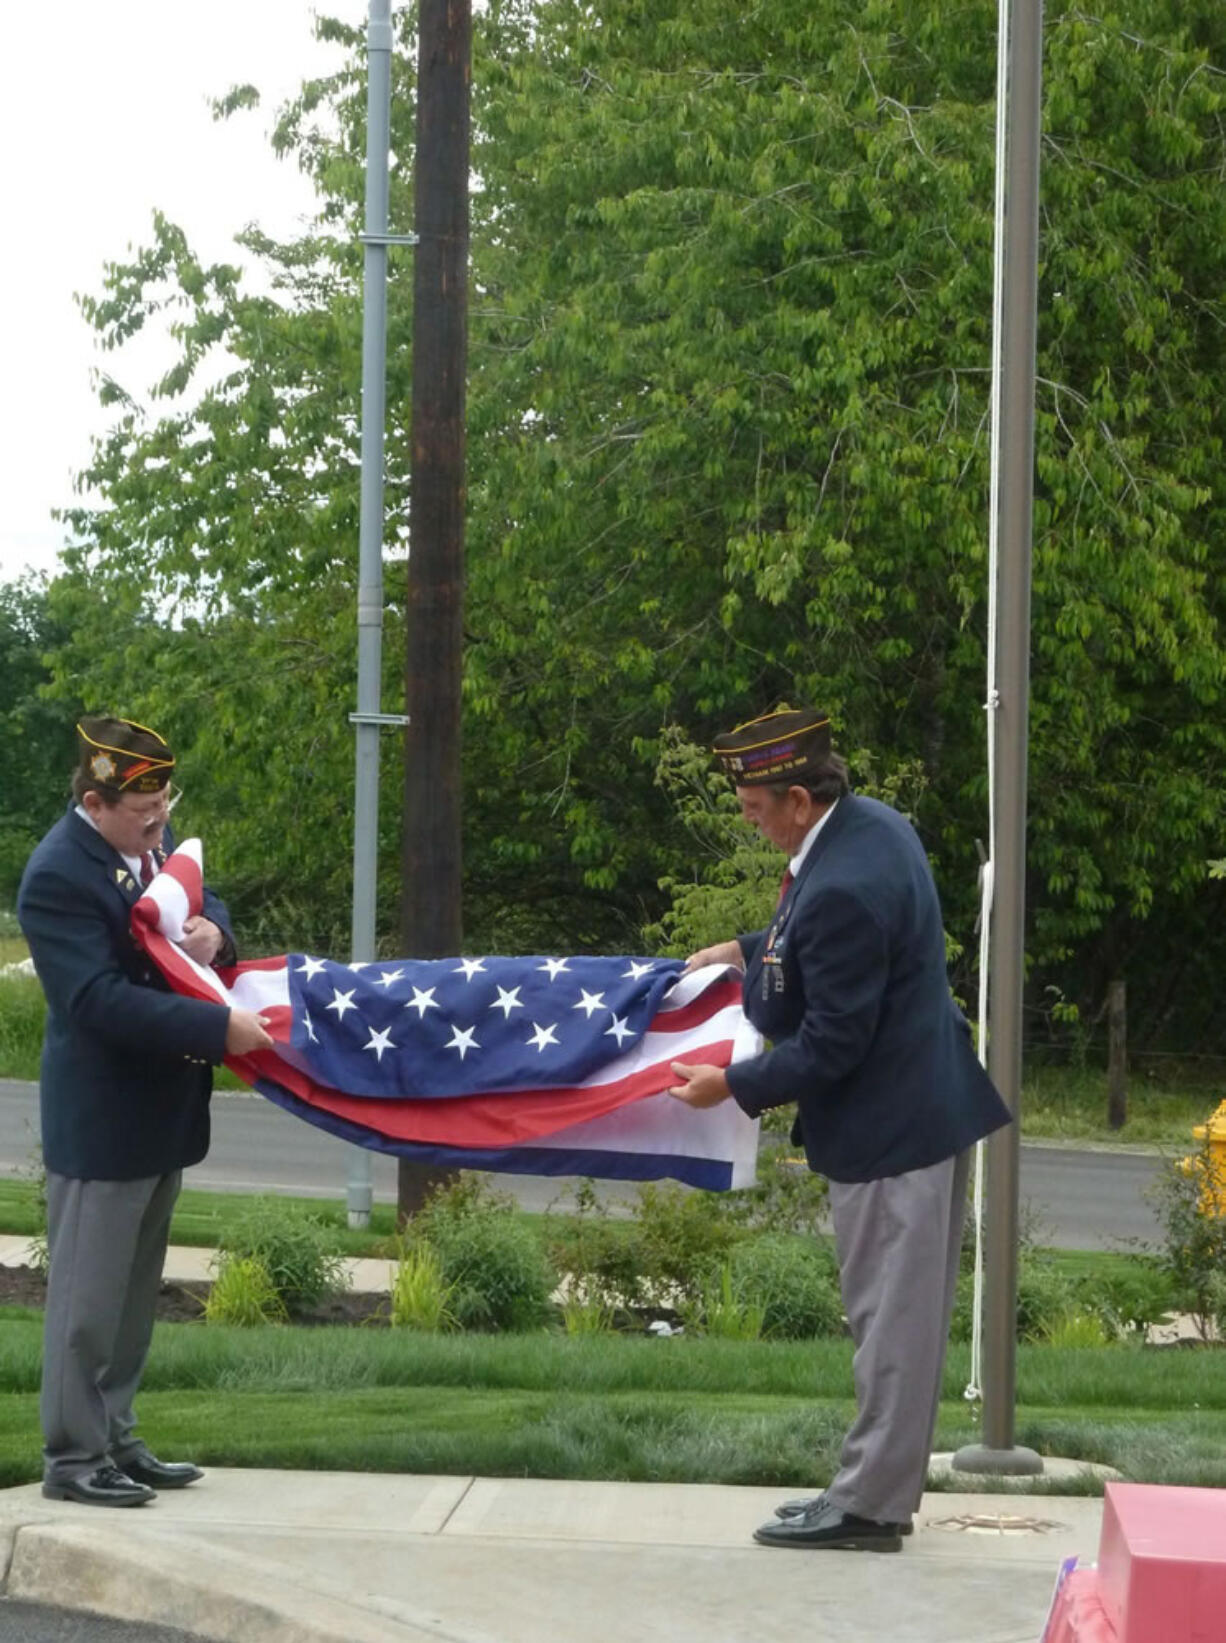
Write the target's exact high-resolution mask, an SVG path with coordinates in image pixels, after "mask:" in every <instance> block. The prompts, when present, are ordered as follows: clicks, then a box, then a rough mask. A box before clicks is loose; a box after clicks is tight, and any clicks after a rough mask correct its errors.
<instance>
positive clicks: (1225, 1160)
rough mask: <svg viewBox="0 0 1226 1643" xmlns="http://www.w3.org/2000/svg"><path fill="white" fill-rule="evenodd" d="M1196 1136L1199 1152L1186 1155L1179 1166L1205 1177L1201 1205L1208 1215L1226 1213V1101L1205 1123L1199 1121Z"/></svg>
mask: <svg viewBox="0 0 1226 1643" xmlns="http://www.w3.org/2000/svg"><path fill="white" fill-rule="evenodd" d="M1192 1135H1193V1138H1194V1139H1195V1140H1197V1141H1199V1142H1200V1144H1201V1146H1200V1151H1199V1153H1198V1154H1197V1155H1196V1156H1195V1157H1192V1158H1184V1159H1182V1160H1181V1162H1180V1168H1181V1169H1182V1170H1184V1171H1185V1173H1186V1174H1188V1175H1191V1174H1193V1173H1194V1172H1195V1173H1196V1174H1198V1175H1201V1176H1203V1177H1204V1181H1203V1183H1202V1186H1201V1205H1202V1207H1203V1209H1204V1211H1205V1214H1206V1215H1226V1101H1223V1102H1222V1103H1221V1105H1220V1106H1219V1107H1218V1109H1217V1111H1216V1112H1215V1113H1214V1114H1213V1115H1212V1116H1211V1117H1210V1118H1209V1120H1208V1121H1207V1122H1206V1123H1204V1124H1196V1125H1195V1126H1194V1127H1193V1130H1192Z"/></svg>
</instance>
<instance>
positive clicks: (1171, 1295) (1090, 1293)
mask: <svg viewBox="0 0 1226 1643" xmlns="http://www.w3.org/2000/svg"><path fill="white" fill-rule="evenodd" d="M1074 1294H1075V1295H1076V1298H1077V1304H1078V1306H1080V1307H1082V1308H1088V1309H1090V1310H1091V1311H1093V1312H1095V1313H1097V1315H1098V1317H1099V1318H1100V1319H1101V1320H1102V1322H1103V1324H1104V1325H1105V1326H1106V1328H1107V1330H1108V1331H1109V1333H1110V1334H1112V1335H1114V1336H1116V1337H1117V1338H1121V1337H1123V1336H1126V1335H1140V1336H1142V1337H1143V1336H1144V1335H1145V1333H1146V1331H1147V1330H1148V1329H1149V1328H1150V1326H1151V1325H1152V1324H1158V1323H1162V1322H1163V1320H1164V1319H1166V1318H1167V1317H1169V1315H1170V1314H1171V1313H1172V1312H1173V1311H1175V1310H1176V1303H1177V1296H1176V1294H1175V1291H1174V1289H1173V1287H1172V1284H1171V1280H1170V1276H1169V1274H1167V1273H1166V1272H1164V1271H1163V1270H1162V1267H1161V1265H1160V1264H1159V1262H1158V1261H1157V1260H1156V1259H1155V1258H1154V1257H1152V1256H1148V1255H1137V1256H1134V1257H1133V1258H1132V1260H1130V1261H1129V1263H1128V1265H1127V1266H1126V1267H1125V1266H1122V1265H1121V1266H1119V1267H1116V1268H1114V1269H1113V1270H1112V1271H1111V1272H1109V1273H1107V1274H1105V1275H1097V1274H1096V1275H1095V1276H1094V1277H1093V1278H1089V1277H1087V1278H1083V1279H1080V1280H1079V1281H1078V1282H1077V1283H1076V1284H1075V1285H1074Z"/></svg>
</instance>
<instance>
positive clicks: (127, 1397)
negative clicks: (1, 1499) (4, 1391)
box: [41, 1170, 183, 1483]
mask: <svg viewBox="0 0 1226 1643" xmlns="http://www.w3.org/2000/svg"><path fill="white" fill-rule="evenodd" d="M182 1179H183V1172H182V1171H181V1170H175V1171H174V1172H173V1173H172V1174H170V1175H152V1176H146V1177H144V1178H142V1179H141V1180H139V1181H78V1180H74V1179H73V1178H71V1177H69V1176H65V1175H56V1174H53V1173H52V1172H51V1171H50V1170H48V1172H47V1249H48V1254H49V1256H50V1266H49V1269H48V1274H47V1309H46V1313H45V1315H44V1320H43V1383H42V1403H41V1415H42V1427H43V1445H44V1447H43V1477H44V1479H45V1481H47V1482H48V1483H66V1482H68V1481H69V1480H70V1479H72V1478H79V1477H87V1476H89V1474H90V1473H91V1472H93V1471H94V1470H95V1469H96V1468H97V1467H99V1466H101V1465H103V1464H104V1463H105V1461H106V1460H107V1458H108V1456H109V1457H110V1458H111V1459H112V1460H114V1461H115V1463H116V1464H117V1465H120V1466H121V1465H122V1464H123V1462H124V1460H125V1459H127V1460H130V1459H132V1458H133V1456H136V1455H141V1454H143V1453H145V1449H144V1445H143V1444H142V1443H141V1442H140V1440H139V1439H138V1438H135V1437H133V1428H134V1427H135V1425H136V1416H135V1415H134V1414H133V1413H132V1400H133V1398H134V1397H135V1396H136V1390H137V1387H138V1386H139V1385H140V1378H141V1374H142V1372H143V1370H144V1367H145V1358H146V1356H147V1354H148V1351H149V1342H150V1339H151V1338H152V1335H153V1316H154V1310H155V1308H156V1305H157V1296H158V1288H159V1286H160V1284H161V1280H162V1265H163V1262H164V1260H165V1256H166V1244H167V1241H168V1239H169V1236H170V1216H171V1211H172V1210H173V1209H174V1203H175V1199H176V1198H177V1197H178V1195H179V1185H180V1182H181V1181H182Z"/></svg>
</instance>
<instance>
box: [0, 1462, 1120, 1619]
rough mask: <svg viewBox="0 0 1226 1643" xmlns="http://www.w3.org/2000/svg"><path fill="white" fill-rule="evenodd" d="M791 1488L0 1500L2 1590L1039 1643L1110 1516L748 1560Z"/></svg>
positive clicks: (335, 1484) (960, 1530)
mask: <svg viewBox="0 0 1226 1643" xmlns="http://www.w3.org/2000/svg"><path fill="white" fill-rule="evenodd" d="M786 1493H787V1491H783V1490H779V1489H760V1488H752V1489H750V1488H727V1487H716V1486H709V1485H696V1484H638V1483H567V1482H545V1481H539V1480H529V1479H522V1478H516V1479H491V1478H453V1477H407V1476H388V1475H383V1474H369V1473H362V1474H356V1473H328V1472H257V1471H228V1470H211V1471H209V1473H208V1474H207V1476H206V1477H205V1478H204V1479H203V1480H202V1481H201V1482H200V1483H198V1484H196V1485H194V1486H193V1487H192V1488H190V1489H186V1490H183V1491H179V1492H175V1493H166V1494H163V1495H160V1496H159V1497H158V1499H157V1500H156V1501H155V1502H153V1503H152V1504H150V1505H148V1506H145V1507H141V1508H139V1509H137V1510H134V1511H119V1512H117V1511H113V1510H110V1511H108V1510H100V1509H99V1508H97V1507H86V1506H76V1505H72V1504H70V1503H65V1502H52V1501H45V1500H43V1498H42V1495H41V1493H40V1491H39V1488H38V1486H37V1485H28V1486H25V1487H22V1488H18V1489H8V1490H4V1491H2V1492H0V1567H2V1568H3V1569H4V1570H5V1571H6V1575H5V1581H4V1588H3V1589H4V1594H5V1595H6V1596H8V1597H12V1598H20V1599H26V1600H31V1601H35V1602H43V1603H57V1604H62V1605H65V1606H67V1607H69V1608H78V1609H88V1610H91V1611H93V1612H94V1613H98V1614H106V1615H115V1616H122V1617H124V1618H126V1619H129V1620H156V1621H160V1622H162V1623H163V1624H165V1625H172V1626H179V1627H182V1628H183V1629H184V1630H187V1631H192V1632H195V1633H197V1634H198V1635H200V1636H203V1637H207V1638H214V1639H225V1640H227V1643H442V1640H446V1643H574V1640H575V1639H576V1637H582V1638H583V1639H584V1643H751V1640H752V1643H795V1640H796V1639H797V1638H805V1639H814V1640H820V1643H869V1640H876V1639H883V1640H888V1643H1038V1640H1039V1638H1040V1636H1041V1634H1042V1630H1043V1624H1044V1620H1045V1618H1046V1615H1047V1609H1048V1605H1049V1602H1050V1599H1051V1594H1052V1589H1053V1586H1054V1583H1055V1577H1056V1573H1057V1570H1058V1568H1059V1565H1060V1562H1061V1560H1062V1559H1063V1558H1065V1557H1067V1556H1069V1555H1071V1554H1073V1553H1077V1554H1080V1555H1081V1556H1082V1557H1083V1558H1084V1559H1087V1560H1090V1559H1092V1558H1093V1556H1094V1554H1095V1551H1096V1549H1097V1546H1098V1534H1099V1522H1100V1517H1101V1509H1102V1503H1101V1501H1099V1500H1094V1499H1087V1498H1073V1497H1062V1496H1046V1497H1029V1498H1023V1497H1007V1498H1006V1497H1002V1496H1000V1495H956V1494H929V1495H927V1496H925V1499H924V1506H923V1511H922V1513H921V1515H920V1517H919V1518H918V1519H917V1520H916V1532H915V1534H914V1535H913V1536H912V1537H911V1538H910V1539H908V1540H907V1541H906V1542H905V1543H904V1549H903V1551H902V1553H901V1554H897V1555H893V1556H889V1557H883V1556H881V1555H876V1554H871V1553H856V1552H793V1551H781V1550H775V1549H769V1550H768V1549H766V1548H763V1547H759V1546H755V1545H754V1544H753V1543H752V1541H751V1539H750V1536H751V1533H752V1530H753V1528H754V1527H755V1526H756V1525H757V1524H758V1523H759V1522H761V1521H763V1520H764V1519H766V1518H768V1517H770V1516H771V1514H772V1512H773V1509H774V1507H775V1505H776V1504H777V1503H778V1501H779V1499H780V1498H781V1496H782V1495H783V1494H786Z"/></svg>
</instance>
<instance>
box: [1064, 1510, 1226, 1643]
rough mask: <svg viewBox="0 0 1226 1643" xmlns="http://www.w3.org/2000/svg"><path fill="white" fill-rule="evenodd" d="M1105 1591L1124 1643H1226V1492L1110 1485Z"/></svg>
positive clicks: (1101, 1563) (1101, 1583) (1103, 1547)
mask: <svg viewBox="0 0 1226 1643" xmlns="http://www.w3.org/2000/svg"><path fill="white" fill-rule="evenodd" d="M1098 1587H1099V1593H1100V1596H1101V1598H1102V1605H1103V1608H1104V1610H1105V1611H1106V1615H1107V1618H1108V1620H1109V1621H1110V1622H1111V1625H1112V1626H1113V1627H1114V1628H1115V1633H1116V1634H1118V1638H1119V1643H1226V1490H1222V1489H1183V1488H1160V1487H1158V1486H1156V1485H1153V1484H1144V1483H1109V1484H1108V1485H1107V1488H1106V1498H1105V1500H1104V1502H1103V1527H1102V1535H1101V1537H1100V1539H1099V1545H1098ZM1075 1635H1076V1634H1074V1636H1075Z"/></svg>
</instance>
